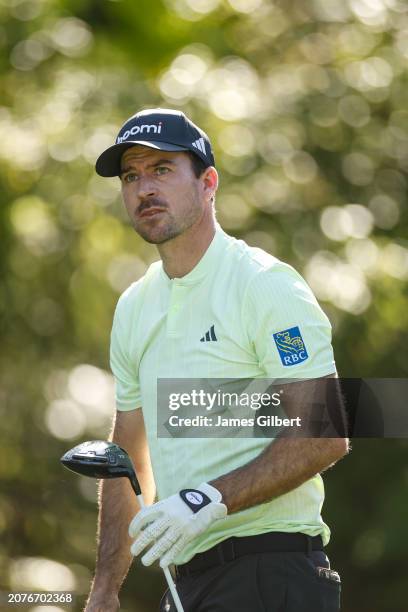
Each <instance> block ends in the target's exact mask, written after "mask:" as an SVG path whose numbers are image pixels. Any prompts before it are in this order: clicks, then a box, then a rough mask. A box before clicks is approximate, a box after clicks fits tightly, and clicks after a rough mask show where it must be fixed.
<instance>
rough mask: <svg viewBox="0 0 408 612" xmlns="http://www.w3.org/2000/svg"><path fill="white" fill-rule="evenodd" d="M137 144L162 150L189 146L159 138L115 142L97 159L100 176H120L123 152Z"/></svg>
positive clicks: (173, 149)
mask: <svg viewBox="0 0 408 612" xmlns="http://www.w3.org/2000/svg"><path fill="white" fill-rule="evenodd" d="M135 145H142V146H144V147H149V148H150V149H158V150H160V151H188V150H189V149H188V147H182V146H180V145H175V144H170V143H169V142H159V141H157V140H127V141H126V142H120V143H119V144H114V145H112V146H111V147H109V148H108V149H106V150H105V151H104V152H103V153H101V155H100V156H99V157H98V159H97V160H96V164H95V170H96V172H97V173H98V174H99V176H103V177H111V176H120V162H121V159H122V155H123V153H124V152H125V151H126V149H130V148H131V147H134V146H135Z"/></svg>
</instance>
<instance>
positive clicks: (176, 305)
mask: <svg viewBox="0 0 408 612" xmlns="http://www.w3.org/2000/svg"><path fill="white" fill-rule="evenodd" d="M171 285H172V286H171V291H170V301H169V310H168V314H167V328H166V332H167V336H169V337H173V338H174V337H176V336H180V335H182V333H183V325H182V323H183V321H182V320H183V309H184V304H185V299H186V294H187V287H186V286H184V285H181V284H180V283H179V282H177V280H173V281H172V283H171Z"/></svg>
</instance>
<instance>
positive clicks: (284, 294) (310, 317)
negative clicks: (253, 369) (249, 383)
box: [243, 262, 336, 378]
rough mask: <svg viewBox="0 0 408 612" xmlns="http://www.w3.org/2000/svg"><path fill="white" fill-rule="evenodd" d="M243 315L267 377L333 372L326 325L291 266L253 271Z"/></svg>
mask: <svg viewBox="0 0 408 612" xmlns="http://www.w3.org/2000/svg"><path fill="white" fill-rule="evenodd" d="M243 316H244V319H245V321H244V323H245V326H246V329H247V330H248V334H249V339H250V341H251V342H252V343H253V345H254V348H255V352H256V354H257V356H258V360H259V364H260V366H261V367H262V368H263V369H264V371H265V376H266V377H267V378H319V377H321V376H326V375H328V374H332V373H334V372H335V371H336V366H335V361H334V356H333V349H332V345H331V325H330V322H329V320H328V318H327V316H326V315H325V313H324V312H323V310H322V309H321V307H320V306H319V304H318V302H317V300H316V298H315V296H314V295H313V292H312V290H311V289H310V287H309V286H308V285H307V283H306V282H305V281H304V279H303V278H302V277H301V276H300V274H298V272H296V270H294V269H293V268H292V267H291V266H289V265H287V264H284V263H282V262H278V263H276V264H274V265H272V266H270V267H268V268H264V269H261V270H259V271H258V273H257V274H256V275H255V276H254V277H253V279H252V280H251V281H250V284H249V285H248V289H247V292H246V298H245V301H244V310H243Z"/></svg>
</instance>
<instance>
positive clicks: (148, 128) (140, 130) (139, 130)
mask: <svg viewBox="0 0 408 612" xmlns="http://www.w3.org/2000/svg"><path fill="white" fill-rule="evenodd" d="M161 129H162V122H160V123H159V124H158V125H154V124H151V125H148V124H144V125H134V126H133V127H132V128H130V130H126V132H125V133H124V134H122V136H118V138H117V140H116V144H120V143H121V142H125V141H126V140H127V139H128V138H129V136H137V135H138V134H150V132H153V134H160V132H161Z"/></svg>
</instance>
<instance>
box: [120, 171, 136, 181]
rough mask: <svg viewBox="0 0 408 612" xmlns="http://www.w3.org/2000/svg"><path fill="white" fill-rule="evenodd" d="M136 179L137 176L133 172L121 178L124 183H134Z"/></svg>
mask: <svg viewBox="0 0 408 612" xmlns="http://www.w3.org/2000/svg"><path fill="white" fill-rule="evenodd" d="M136 179H137V174H135V173H134V172H129V174H126V175H125V176H124V177H123V181H124V182H125V183H133V181H135V180H136Z"/></svg>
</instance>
